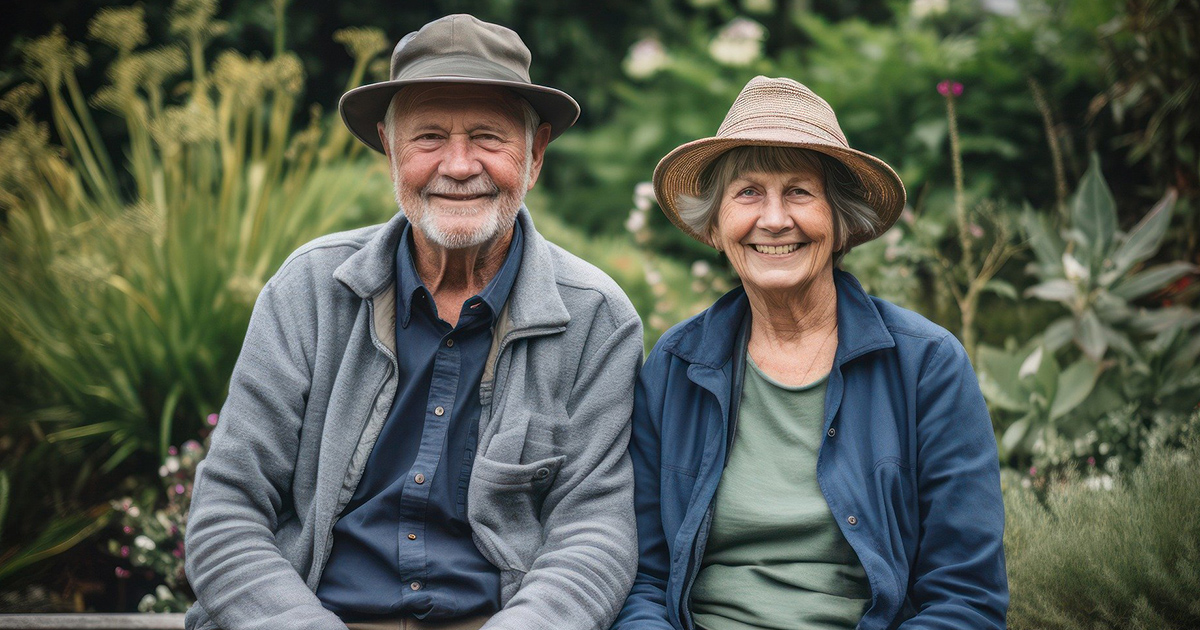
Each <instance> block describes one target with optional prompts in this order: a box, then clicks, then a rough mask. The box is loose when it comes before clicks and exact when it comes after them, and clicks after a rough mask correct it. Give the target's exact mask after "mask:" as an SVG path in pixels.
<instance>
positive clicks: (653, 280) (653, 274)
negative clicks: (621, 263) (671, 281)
mask: <svg viewBox="0 0 1200 630" xmlns="http://www.w3.org/2000/svg"><path fill="white" fill-rule="evenodd" d="M646 282H649V283H650V284H653V285H658V284H661V283H662V274H661V273H658V272H657V271H655V270H654V269H651V270H649V271H647V272H646Z"/></svg>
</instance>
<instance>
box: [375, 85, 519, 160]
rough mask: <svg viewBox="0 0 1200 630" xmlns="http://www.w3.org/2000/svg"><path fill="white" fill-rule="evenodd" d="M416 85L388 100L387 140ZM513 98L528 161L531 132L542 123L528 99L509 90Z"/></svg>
mask: <svg viewBox="0 0 1200 630" xmlns="http://www.w3.org/2000/svg"><path fill="white" fill-rule="evenodd" d="M411 87H416V86H414V85H410V86H406V87H404V88H401V89H400V91H398V92H396V93H395V94H394V95H393V96H392V100H391V101H390V102H388V108H387V112H385V113H384V114H383V132H384V134H386V135H387V138H388V142H391V141H392V140H394V139H395V133H396V117H397V116H399V115H400V114H401V113H402V112H404V111H405V110H406V109H408V107H409V105H411V102H412V99H413V97H414V96H415V95H416V94H417V93H418V91H417V90H411V89H409V88H411ZM509 94H511V95H512V97H513V100H515V101H516V106H517V107H518V108H519V109H520V110H521V116H522V118H523V119H524V121H525V161H526V162H528V161H530V158H532V157H533V134H534V133H535V132H537V128H538V126H539V125H541V124H542V118H541V116H538V113H537V110H535V109H534V108H533V105H530V104H529V101H527V100H525V99H523V98H521V97H520V96H518V95H517V94H516V93H514V92H509Z"/></svg>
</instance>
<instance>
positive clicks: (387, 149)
mask: <svg viewBox="0 0 1200 630" xmlns="http://www.w3.org/2000/svg"><path fill="white" fill-rule="evenodd" d="M375 130H376V131H378V132H379V144H381V145H383V154H384V155H386V156H387V157H388V159H389V160H390V159H392V143H391V138H388V137H387V126H386V125H384V124H383V121H382V120H381V121H379V122H377V123H375Z"/></svg>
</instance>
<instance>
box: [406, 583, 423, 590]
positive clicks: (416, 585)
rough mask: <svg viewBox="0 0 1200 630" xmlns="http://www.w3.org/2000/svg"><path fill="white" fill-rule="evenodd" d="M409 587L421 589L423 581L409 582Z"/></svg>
mask: <svg viewBox="0 0 1200 630" xmlns="http://www.w3.org/2000/svg"><path fill="white" fill-rule="evenodd" d="M408 587H409V588H411V589H412V590H414V591H419V590H421V583H420V582H413V583H412V584H409V585H408Z"/></svg>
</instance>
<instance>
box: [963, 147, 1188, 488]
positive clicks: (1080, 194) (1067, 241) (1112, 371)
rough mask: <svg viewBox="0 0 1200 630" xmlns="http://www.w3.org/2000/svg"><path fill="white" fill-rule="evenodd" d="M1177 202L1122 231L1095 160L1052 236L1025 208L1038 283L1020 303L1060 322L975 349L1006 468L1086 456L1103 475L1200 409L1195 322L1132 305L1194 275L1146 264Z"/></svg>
mask: <svg viewBox="0 0 1200 630" xmlns="http://www.w3.org/2000/svg"><path fill="white" fill-rule="evenodd" d="M1175 198H1176V196H1175V193H1174V191H1168V193H1167V194H1166V195H1165V196H1164V197H1163V199H1162V200H1161V201H1160V202H1159V203H1158V204H1157V205H1155V207H1154V208H1152V209H1151V210H1150V211H1149V212H1148V213H1147V214H1146V215H1145V216H1144V217H1142V218H1141V220H1140V221H1138V223H1137V224H1136V225H1134V226H1133V227H1132V228H1131V229H1130V230H1129V231H1128V232H1121V231H1120V230H1119V229H1118V225H1117V211H1116V206H1115V202H1114V200H1113V196H1112V194H1111V192H1110V191H1109V189H1108V186H1107V185H1106V183H1105V181H1104V177H1103V175H1102V174H1101V172H1100V166H1099V163H1098V161H1097V160H1096V159H1095V158H1094V157H1093V161H1092V166H1091V168H1089V169H1088V171H1087V173H1086V174H1085V175H1084V178H1083V181H1081V182H1080V185H1079V189H1078V191H1077V192H1076V194H1075V196H1074V197H1073V199H1072V201H1071V204H1070V212H1069V214H1068V219H1069V222H1068V223H1066V224H1065V225H1064V226H1063V227H1062V229H1061V233H1060V232H1058V231H1055V230H1052V229H1050V228H1049V227H1048V222H1047V221H1046V220H1045V219H1044V218H1043V217H1040V216H1038V215H1036V214H1034V213H1033V212H1032V211H1031V210H1027V211H1026V213H1025V216H1024V225H1025V229H1026V231H1027V233H1028V238H1029V243H1030V246H1031V249H1032V250H1033V253H1034V255H1035V261H1034V262H1032V263H1031V264H1030V265H1029V267H1028V269H1029V272H1030V273H1031V274H1032V275H1033V276H1035V277H1036V278H1037V280H1038V283H1037V284H1035V285H1033V286H1031V287H1029V288H1028V289H1027V290H1026V291H1025V295H1027V296H1029V297H1033V298H1037V299H1040V300H1044V301H1046V302H1051V303H1055V304H1059V305H1061V306H1062V307H1063V308H1065V309H1066V310H1067V312H1068V314H1067V315H1065V316H1062V317H1060V318H1058V319H1056V320H1055V321H1053V322H1052V323H1050V324H1049V325H1047V326H1046V328H1045V331H1044V333H1043V334H1041V335H1039V336H1038V337H1037V338H1036V339H1034V340H1032V341H1031V342H1029V343H1026V344H1025V345H1024V346H1023V347H1019V348H1018V347H1016V344H1015V343H1010V345H1009V347H1008V348H1006V349H1003V350H1002V349H998V348H993V347H984V348H981V350H980V353H979V356H978V363H977V368H978V370H979V372H980V375H979V377H980V386H981V387H982V389H983V392H984V395H985V396H986V397H987V399H988V401H989V402H990V403H991V404H992V406H993V408H994V409H995V410H996V411H997V414H996V415H997V419H998V420H999V424H1000V426H1002V427H1003V429H1004V430H1003V435H1002V437H1001V439H1000V451H1001V456H1002V457H1003V458H1004V459H1005V461H1008V462H1009V463H1011V464H1015V465H1017V466H1023V465H1030V464H1031V465H1033V466H1035V467H1041V468H1046V467H1048V466H1057V465H1061V464H1065V463H1068V462H1070V461H1071V460H1081V459H1082V458H1085V457H1089V458H1092V459H1093V461H1095V460H1101V461H1102V462H1103V463H1104V464H1105V465H1109V466H1111V467H1112V468H1113V469H1122V468H1127V467H1130V466H1135V465H1136V464H1137V463H1138V461H1139V460H1140V459H1141V454H1142V445H1143V436H1144V435H1145V434H1146V433H1147V432H1148V431H1150V430H1151V429H1153V428H1154V427H1157V426H1171V425H1177V424H1179V422H1180V418H1183V417H1187V416H1188V415H1189V414H1191V413H1192V412H1193V410H1194V409H1195V408H1196V405H1197V404H1198V403H1200V366H1198V365H1197V358H1200V341H1198V340H1197V339H1196V338H1195V337H1194V336H1192V335H1191V334H1190V333H1191V331H1192V330H1194V329H1195V328H1196V327H1197V326H1200V314H1198V313H1196V312H1195V311H1194V310H1192V309H1190V308H1187V307H1185V306H1182V305H1178V306H1172V307H1170V308H1153V307H1147V306H1139V305H1138V303H1139V302H1140V301H1144V300H1145V298H1146V297H1147V296H1150V295H1153V294H1155V293H1158V292H1160V291H1162V290H1163V289H1164V288H1166V287H1167V286H1168V285H1170V284H1172V283H1174V282H1176V281H1177V280H1179V279H1180V278H1183V277H1186V276H1188V275H1189V274H1192V273H1195V271H1196V267H1195V266H1194V265H1192V264H1191V263H1188V262H1185V261H1177V262H1166V263H1161V264H1157V265H1152V266H1149V267H1144V264H1145V263H1146V261H1148V260H1150V259H1151V258H1152V257H1153V256H1154V255H1155V254H1156V253H1157V252H1158V250H1159V247H1160V246H1161V244H1162V242H1163V238H1164V236H1165V234H1166V232H1167V229H1168V226H1169V225H1170V222H1171V215H1172V209H1173V207H1174V203H1175ZM1063 364H1068V365H1067V367H1065V368H1062V367H1060V366H1061V365H1063Z"/></svg>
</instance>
